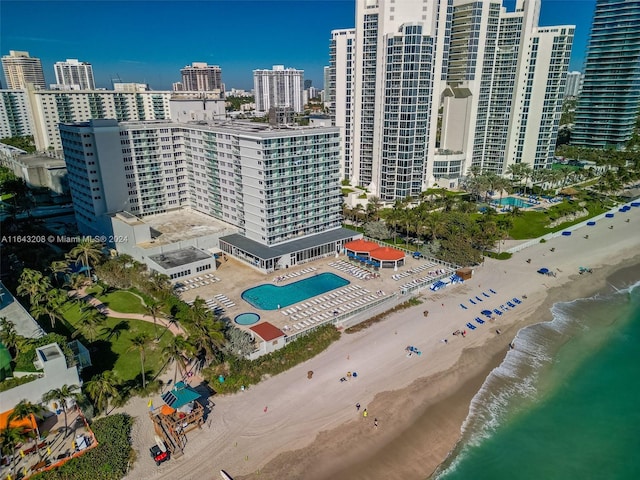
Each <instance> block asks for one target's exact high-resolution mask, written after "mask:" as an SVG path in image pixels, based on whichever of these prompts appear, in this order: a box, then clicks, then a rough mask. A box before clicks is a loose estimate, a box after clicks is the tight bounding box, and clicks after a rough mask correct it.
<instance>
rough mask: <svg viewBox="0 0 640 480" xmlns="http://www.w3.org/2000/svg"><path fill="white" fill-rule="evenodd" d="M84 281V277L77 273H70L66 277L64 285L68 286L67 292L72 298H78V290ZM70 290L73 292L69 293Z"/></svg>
mask: <svg viewBox="0 0 640 480" xmlns="http://www.w3.org/2000/svg"><path fill="white" fill-rule="evenodd" d="M86 281H87V279H86V277H84V276H82V275H80V274H79V273H72V274H71V276H70V277H69V278H68V279H67V281H66V283H65V285H66V286H67V287H69V294H70V296H71V297H72V298H75V299H76V300H78V292H79V291H80V289H81V288H82V286H83V285H84V283H85V282H86ZM71 292H73V294H71Z"/></svg>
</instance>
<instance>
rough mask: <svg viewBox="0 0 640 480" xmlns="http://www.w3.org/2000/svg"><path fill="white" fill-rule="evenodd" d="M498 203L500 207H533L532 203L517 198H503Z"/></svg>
mask: <svg viewBox="0 0 640 480" xmlns="http://www.w3.org/2000/svg"><path fill="white" fill-rule="evenodd" d="M496 203H497V204H499V205H510V206H512V207H518V208H527V207H531V206H533V205H532V204H531V203H527V202H525V201H523V200H520V199H519V198H516V197H505V198H501V199H499V200H496Z"/></svg>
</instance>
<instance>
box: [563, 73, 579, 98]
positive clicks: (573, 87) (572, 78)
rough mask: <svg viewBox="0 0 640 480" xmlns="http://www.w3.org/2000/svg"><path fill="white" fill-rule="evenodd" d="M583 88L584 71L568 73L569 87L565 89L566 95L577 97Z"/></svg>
mask: <svg viewBox="0 0 640 480" xmlns="http://www.w3.org/2000/svg"><path fill="white" fill-rule="evenodd" d="M581 89H582V73H580V72H569V73H567V87H566V88H565V91H564V96H565V97H577V96H578V95H580V90H581Z"/></svg>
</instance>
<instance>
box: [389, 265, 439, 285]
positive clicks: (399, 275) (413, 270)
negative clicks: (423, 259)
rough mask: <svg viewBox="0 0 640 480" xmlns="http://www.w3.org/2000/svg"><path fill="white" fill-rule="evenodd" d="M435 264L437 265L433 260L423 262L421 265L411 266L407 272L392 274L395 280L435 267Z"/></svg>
mask: <svg viewBox="0 0 640 480" xmlns="http://www.w3.org/2000/svg"><path fill="white" fill-rule="evenodd" d="M435 266H436V264H435V263H433V262H429V263H423V264H422V265H420V266H419V267H414V268H410V269H409V270H407V271H405V272H402V273H394V274H393V275H391V278H392V279H394V280H395V281H398V280H402V279H403V278H405V277H408V276H410V275H415V274H416V273H420V272H424V271H425V270H427V269H429V268H431V267H435Z"/></svg>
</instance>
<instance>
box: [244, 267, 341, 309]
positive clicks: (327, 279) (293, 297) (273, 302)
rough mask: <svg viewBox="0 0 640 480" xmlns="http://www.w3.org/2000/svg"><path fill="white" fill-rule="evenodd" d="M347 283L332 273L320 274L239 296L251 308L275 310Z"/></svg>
mask: <svg viewBox="0 0 640 480" xmlns="http://www.w3.org/2000/svg"><path fill="white" fill-rule="evenodd" d="M349 283H351V282H349V280H345V279H344V278H342V277H340V276H338V275H335V274H333V273H320V274H318V275H314V276H313V277H309V278H305V279H303V280H298V281H297V282H294V283H290V284H289V285H285V286H282V287H277V286H275V285H271V284H264V285H258V286H257V287H253V288H250V289H248V290H245V291H244V292H242V295H241V296H242V299H243V300H245V301H246V302H248V303H249V304H251V306H253V307H255V308H259V309H260V310H277V309H278V306H280V308H285V307H288V306H289V305H293V304H294V303H298V302H303V301H304V300H308V299H309V298H312V297H316V296H318V295H322V294H323V293H327V292H330V291H331V290H335V289H336V288H340V287H344V286H345V285H349Z"/></svg>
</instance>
